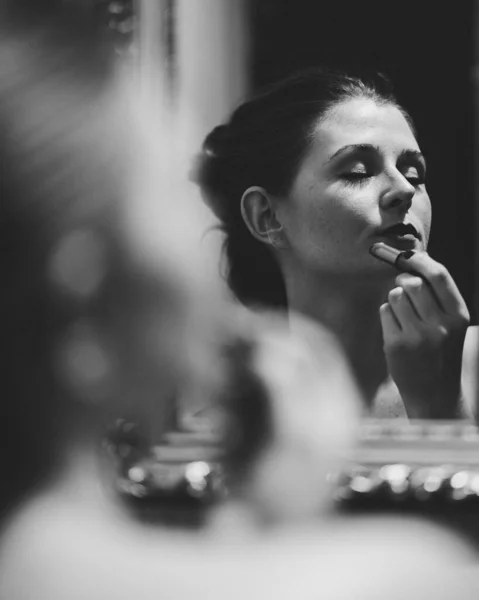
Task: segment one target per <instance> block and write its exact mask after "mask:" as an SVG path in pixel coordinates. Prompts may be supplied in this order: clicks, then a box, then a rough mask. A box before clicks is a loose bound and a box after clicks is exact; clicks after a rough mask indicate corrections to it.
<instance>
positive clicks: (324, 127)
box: [314, 98, 419, 155]
mask: <svg viewBox="0 0 479 600" xmlns="http://www.w3.org/2000/svg"><path fill="white" fill-rule="evenodd" d="M349 144H372V145H374V146H378V147H379V148H381V149H382V150H383V151H384V152H389V151H390V152H394V153H395V152H401V151H402V150H419V146H418V143H417V140H416V138H415V137H414V134H413V132H412V131H411V128H410V127H409V124H408V122H407V121H406V119H405V117H404V115H403V114H402V113H401V111H400V110H399V109H398V108H396V107H395V106H393V105H391V104H378V103H377V102H376V101H374V100H371V99H369V98H353V99H351V100H347V101H345V102H341V103H340V104H337V105H336V106H334V107H333V108H331V109H330V110H329V111H328V112H327V113H326V116H325V117H324V118H323V119H322V120H321V121H320V122H319V123H318V125H317V126H316V128H315V144H314V146H315V147H316V150H319V151H321V152H324V153H325V154H328V155H331V154H334V152H336V151H337V150H339V149H340V148H342V147H343V146H346V145H349Z"/></svg>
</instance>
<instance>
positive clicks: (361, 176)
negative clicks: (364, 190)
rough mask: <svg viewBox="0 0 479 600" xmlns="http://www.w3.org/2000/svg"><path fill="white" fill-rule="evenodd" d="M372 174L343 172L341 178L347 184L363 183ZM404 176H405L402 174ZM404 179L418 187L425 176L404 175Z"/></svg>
mask: <svg viewBox="0 0 479 600" xmlns="http://www.w3.org/2000/svg"><path fill="white" fill-rule="evenodd" d="M371 177H372V175H371V174H370V173H343V175H342V176H341V178H342V179H343V180H344V181H345V182H346V183H347V184H348V185H364V184H365V183H366V182H367V180H368V179H370V178H371ZM404 177H406V176H405V175H404ZM406 179H407V180H408V181H409V183H411V184H412V185H413V186H414V187H419V186H420V185H424V184H425V183H426V179H425V177H422V176H420V175H419V176H418V177H406Z"/></svg>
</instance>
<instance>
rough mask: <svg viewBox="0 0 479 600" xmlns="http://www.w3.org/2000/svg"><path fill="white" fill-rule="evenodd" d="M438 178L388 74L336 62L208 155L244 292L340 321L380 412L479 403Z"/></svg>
mask: <svg viewBox="0 0 479 600" xmlns="http://www.w3.org/2000/svg"><path fill="white" fill-rule="evenodd" d="M425 176H426V162H425V158H424V156H423V155H422V153H421V151H420V147H419V144H418V141H417V137H416V132H415V129H414V126H413V123H412V120H411V118H410V116H409V115H408V114H407V112H406V111H405V110H404V109H403V108H402V107H401V106H400V105H399V104H398V102H397V101H396V99H395V97H394V95H393V93H392V91H391V88H390V85H389V83H388V82H387V80H385V79H384V78H383V77H382V76H379V75H369V76H367V77H360V76H355V75H349V74H346V73H342V72H337V71H333V70H327V69H312V70H309V71H305V72H303V73H300V74H297V75H294V76H292V77H290V78H288V79H286V80H284V81H282V82H280V83H278V84H276V85H275V86H273V87H271V88H270V89H268V90H267V91H265V92H264V93H263V94H260V95H259V96H257V97H256V98H253V99H252V100H251V101H249V102H246V103H245V104H243V105H242V106H240V107H239V108H238V109H237V110H236V111H235V112H234V113H233V115H232V116H231V119H230V120H229V122H228V123H227V124H225V125H221V126H219V127H216V128H215V129H214V130H213V131H212V132H211V133H210V134H209V135H208V136H207V138H206V140H205V142H204V146H203V152H202V154H201V155H200V157H199V161H198V169H197V172H196V180H197V181H198V183H199V184H200V186H201V189H202V192H203V196H204V198H205V199H206V201H207V203H208V204H209V205H210V206H211V208H212V209H213V211H214V212H215V213H216V215H217V216H218V217H219V219H220V221H221V224H222V227H223V229H224V232H225V236H226V239H225V247H226V255H227V258H228V280H229V284H230V287H231V289H232V291H233V292H234V293H235V295H236V296H237V297H238V298H239V300H241V301H242V302H244V303H245V304H247V305H263V306H275V307H278V306H279V307H287V308H288V310H289V311H290V313H291V314H294V313H301V314H303V315H306V316H308V317H310V318H312V319H314V320H317V321H320V322H321V323H323V324H325V325H326V326H327V327H329V328H330V329H331V331H333V332H334V333H335V334H336V335H337V337H338V338H339V340H340V342H341V343H342V346H343V348H344V350H345V352H346V354H347V356H348V357H349V360H350V363H351V365H352V367H353V370H354V372H355V374H356V377H357V380H358V383H359V385H360V388H361V390H362V392H363V395H364V398H365V404H366V409H367V412H368V413H369V414H372V415H376V416H385V417H398V416H406V415H407V416H408V417H409V418H458V417H460V416H466V415H470V413H471V407H472V406H473V405H474V403H475V387H476V386H475V378H474V373H475V355H476V350H475V349H476V333H475V329H471V328H468V325H469V313H468V310H467V307H466V304H465V302H464V300H463V298H462V297H461V295H460V292H459V291H458V289H457V287H456V285H455V283H454V281H453V279H452V277H451V275H450V274H449V273H448V272H447V270H446V269H445V268H444V267H443V266H442V265H440V264H438V263H437V262H435V261H434V260H433V259H432V258H431V257H430V256H429V255H428V254H427V253H426V250H427V244H428V239H429V232H430V226H431V205H430V200H429V196H428V194H427V190H426V184H425ZM381 241H382V242H386V243H387V244H388V245H390V246H393V247H395V248H397V249H399V250H411V251H413V252H412V253H408V255H411V256H410V258H409V259H408V260H407V261H406V260H403V261H402V262H401V267H402V270H403V272H401V273H399V272H398V271H397V270H395V269H394V268H391V267H390V266H389V265H386V264H384V263H382V262H380V261H379V260H377V259H376V258H375V257H373V256H372V255H371V253H370V247H371V246H372V244H374V243H375V242H381ZM413 273H414V274H413ZM461 378H462V386H461Z"/></svg>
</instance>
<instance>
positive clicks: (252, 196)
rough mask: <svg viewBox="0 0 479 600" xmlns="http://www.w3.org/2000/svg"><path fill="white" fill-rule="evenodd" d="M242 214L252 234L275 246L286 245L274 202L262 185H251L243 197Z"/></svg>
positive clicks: (261, 240)
mask: <svg viewBox="0 0 479 600" xmlns="http://www.w3.org/2000/svg"><path fill="white" fill-rule="evenodd" d="M241 215H242V217H243V221H244V222H245V225H246V227H247V228H248V229H249V231H250V233H251V235H253V236H254V237H255V238H256V239H257V240H259V241H260V242H263V243H264V244H269V245H271V246H274V247H275V248H282V247H285V245H286V239H285V237H284V235H283V226H282V224H281V223H280V221H279V220H278V218H277V217H276V211H275V208H274V203H273V200H272V198H271V197H270V196H269V194H268V193H267V192H266V190H264V189H263V188H261V187H257V186H253V187H249V188H248V189H247V190H246V191H245V193H244V194H243V197H242V198H241Z"/></svg>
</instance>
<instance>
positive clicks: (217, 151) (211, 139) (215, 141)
mask: <svg viewBox="0 0 479 600" xmlns="http://www.w3.org/2000/svg"><path fill="white" fill-rule="evenodd" d="M229 135H230V134H229V126H228V125H218V126H217V127H215V128H214V129H213V130H212V131H210V133H209V134H208V135H207V136H206V139H205V141H204V143H203V152H204V153H205V154H206V155H207V156H211V157H214V158H219V157H221V155H222V154H223V153H222V148H224V145H225V143H226V142H227V139H228V137H229Z"/></svg>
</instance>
